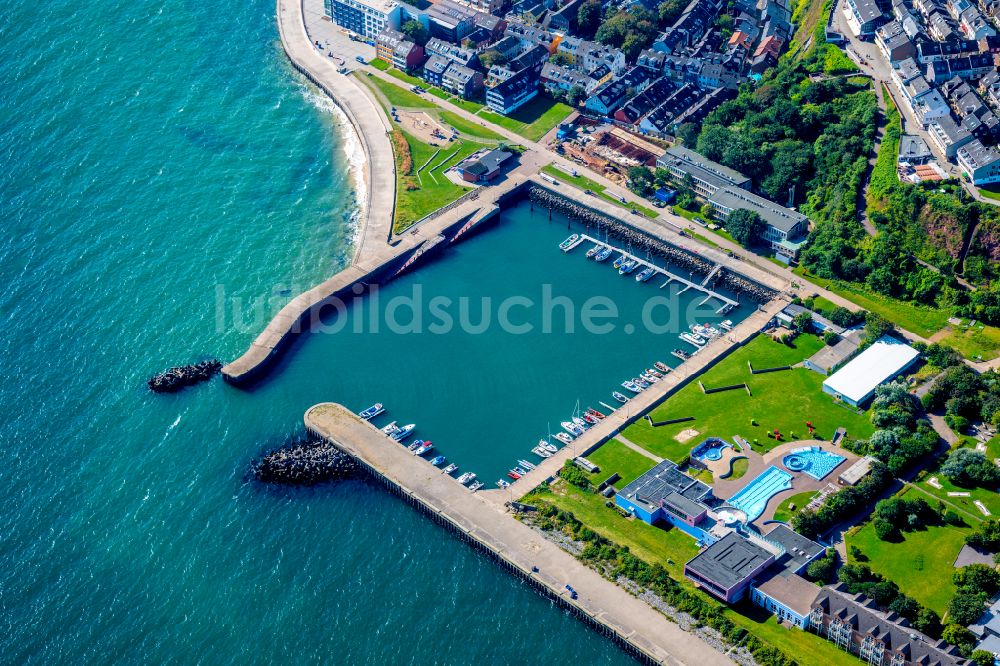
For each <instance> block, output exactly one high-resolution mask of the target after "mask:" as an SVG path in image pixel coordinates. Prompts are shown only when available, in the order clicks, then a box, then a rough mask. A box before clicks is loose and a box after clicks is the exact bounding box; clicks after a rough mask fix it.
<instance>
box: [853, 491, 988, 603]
mask: <svg viewBox="0 0 1000 666" xmlns="http://www.w3.org/2000/svg"><path fill="white" fill-rule="evenodd" d="M908 494H911V497H914V496H916V497H919V496H920V495H919V494H916V493H915V491H912V490H911V491H909V493H908ZM968 533H969V529H968V528H961V527H951V526H947V525H946V526H941V527H929V528H927V529H926V530H922V531H918V532H907V533H905V534H904V535H903V537H904V540H903V541H901V542H899V543H890V542H888V541H882V540H880V539H879V538H878V537H877V536H875V528H874V527H872V525H871V523H869V524H867V525H865V526H864V527H863V528H861V530H860V531H858V533H857V534H853V535H850V534H849V535H848V536H847V544H848V546H851V545H854V546H857V547H858V548H860V549H861V552H863V553H864V554H865V555H866V556H867V557H868V561H867V562H865V564H867V565H868V566H870V567H871V568H872V571H875V572H878V573H880V574H882V575H883V576H885V577H886V578H888V579H889V580H891V581H893V582H895V583H896V584H897V585H899V589H900V590H902V591H903V592H904V593H905V594H908V595H909V596H911V597H913V598H914V599H916V600H917V601H919V602H920V603H921V604H923V605H925V606H927V607H928V608H931V609H933V610H935V611H937V612H938V613H939V614H940V615H944V612H945V609H946V608H947V606H948V602H949V601H951V598H952V597H953V596H955V585H954V584H953V583H952V582H951V576H952V573H953V572H954V571H955V569H954V566H953V565H954V562H955V558H956V557H957V556H958V551H960V550H962V545H963V544H964V540H965V535H966V534H968Z"/></svg>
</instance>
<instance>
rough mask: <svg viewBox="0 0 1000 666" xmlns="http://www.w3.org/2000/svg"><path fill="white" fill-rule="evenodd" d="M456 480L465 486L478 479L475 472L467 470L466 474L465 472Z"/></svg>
mask: <svg viewBox="0 0 1000 666" xmlns="http://www.w3.org/2000/svg"><path fill="white" fill-rule="evenodd" d="M455 480H456V481H458V482H459V483H461V484H462V485H463V486H464V485H465V484H467V483H471V482H472V481H475V480H476V475H475V473H474V472H466V473H465V474H463V475H462V476H460V477H458V478H457V479H455Z"/></svg>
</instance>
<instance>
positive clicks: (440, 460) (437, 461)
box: [431, 456, 447, 467]
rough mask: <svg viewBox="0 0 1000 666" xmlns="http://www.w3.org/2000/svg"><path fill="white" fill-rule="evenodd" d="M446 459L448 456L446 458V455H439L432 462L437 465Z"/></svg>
mask: <svg viewBox="0 0 1000 666" xmlns="http://www.w3.org/2000/svg"><path fill="white" fill-rule="evenodd" d="M445 460H447V458H445V457H444V456H438V457H437V458H434V459H433V460H431V464H432V465H434V466H435V467H437V466H438V465H440V464H441V463H443V462H444V461H445Z"/></svg>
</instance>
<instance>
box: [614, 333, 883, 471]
mask: <svg viewBox="0 0 1000 666" xmlns="http://www.w3.org/2000/svg"><path fill="white" fill-rule="evenodd" d="M792 344H794V345H795V347H789V346H787V345H782V344H781V343H778V342H775V341H773V340H771V339H770V338H768V337H767V336H765V335H759V336H757V337H756V338H754V339H753V340H752V341H750V342H749V343H748V344H747V345H746V346H744V347H743V348H742V349H739V350H737V351H735V352H733V353H732V354H730V355H729V356H728V357H727V358H725V359H724V360H722V361H721V362H720V363H719V364H718V365H716V366H715V367H713V368H711V369H710V370H708V372H706V373H705V374H703V375H702V376H701V377H699V379H700V380H701V381H702V382H704V384H705V386H708V387H716V386H726V385H730V384H738V383H743V382H745V383H747V384H748V385H749V386H750V389H751V391H752V392H753V396H752V397H751V396H749V395H747V393H746V391H743V390H734V391H723V392H721V393H715V394H711V395H705V394H703V393H702V392H701V389H700V388H699V387H698V383H697V381H693V382H691V383H690V384H688V385H687V386H685V387H684V388H682V389H681V390H680V391H678V392H677V393H675V394H674V395H673V396H671V397H670V398H668V399H667V400H666V402H664V403H663V404H661V405H660V406H658V407H656V408H655V409H654V410H653V411H652V413H651V416H652V419H653V420H654V421H665V420H667V419H672V418H680V417H684V416H694V417H695V420H694V421H688V422H685V423H677V424H674V425H668V426H662V427H659V428H653V427H651V426H650V425H649V424H648V422H647V421H646V420H645V419H642V420H639V421H637V422H636V423H634V424H633V425H631V426H629V427H628V428H627V429H626V430H625V431H624V432H623V433H622V434H623V435H624V436H625V438H626V439H629V440H630V441H632V442H635V443H636V444H638V445H640V446H642V447H643V448H645V449H647V450H649V451H651V452H652V453H655V454H656V455H659V456H663V457H665V458H669V459H671V460H675V461H677V460H681V459H682V458H684V457H685V456H687V454H688V452H689V451H690V450H691V447H693V446H694V445H695V444H697V443H698V442H699V441H701V440H702V439H704V438H705V437H709V436H713V437H722V438H724V439H731V438H732V436H733V435H734V434H735V435H741V436H742V437H744V438H745V439H747V440H748V441H749V442H751V443H753V442H754V440H755V439H756V440H758V442H759V445H754V448H755V449H756V450H757V451H758V452H760V451H766V450H769V449H772V448H774V447H775V446H777V445H778V444H779V442H777V441H775V440H774V439H769V438H768V437H767V436H766V434H765V433H766V432H768V431H772V430H774V429H778V430H780V431H781V433H782V434H783V435H784V439H783V441H786V442H787V441H791V440H793V439H806V438H808V437H809V435H808V431H807V430H806V425H805V422H806V421H811V422H812V424H813V425H814V426H815V427H816V434H817V435H819V436H821V437H823V438H824V439H830V438H831V437H832V436H833V433H834V431H835V430H836V429H837V428H838V427H841V426H843V427H845V428H847V431H848V432H849V433H850V434H851V436H852V437H857V438H862V439H863V438H866V437H868V436H869V435H871V433H872V431H873V428H872V426H871V422H870V421H869V418H868V415H867V414H858V413H856V412H854V411H853V410H850V409H848V408H846V407H844V406H841V405H838V404H836V403H835V402H834V400H833V398H831V397H830V396H829V395H827V394H825V393H823V391H822V383H823V377H822V375H820V374H818V373H815V372H813V371H811V370H807V369H805V368H792V369H791V370H782V371H779V372H771V373H767V374H762V375H751V374H750V371H749V369H748V368H747V361H748V360H749V361H751V362H752V363H753V365H754V367H756V368H768V367H774V366H779V365H792V364H795V363H797V362H799V361H801V360H803V359H804V358H807V357H809V356H811V355H812V354H813V353H815V352H816V351H818V350H819V349H820V348H821V347H822V346H823V341H822V340H821V339H820V338H818V337H817V336H815V335H800V336H799V337H798V338H796V340H795V342H794V343H792ZM751 419H755V420H756V421H757V423H758V425H756V426H754V425H751ZM688 429H694V430H697V431H698V435H697V436H695V437H692V438H691V439H689V440H687V441H685V442H679V441H677V439H675V436H676V435H678V434H679V433H681V432H682V431H685V430H688ZM793 433H794V435H796V436H795V437H793Z"/></svg>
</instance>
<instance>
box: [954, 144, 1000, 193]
mask: <svg viewBox="0 0 1000 666" xmlns="http://www.w3.org/2000/svg"><path fill="white" fill-rule="evenodd" d="M956 161H957V162H958V166H959V167H960V168H961V169H962V172H963V173H964V174H965V177H966V178H968V179H969V180H970V181H972V182H973V183H974V184H976V185H989V184H992V183H1000V153H998V152H997V150H996V148H993V147H987V146H984V145H983V144H982V142H981V141H980V140H979V139H973V140H972V141H970V142H968V143H967V144H965V145H964V146H962V147H960V148H959V149H958V153H957V155H956Z"/></svg>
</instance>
